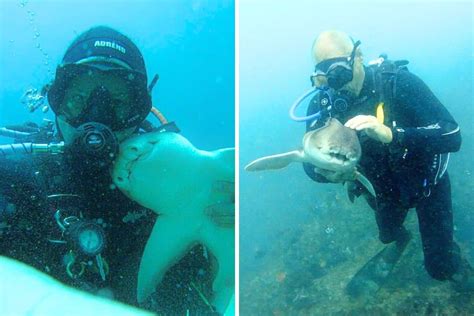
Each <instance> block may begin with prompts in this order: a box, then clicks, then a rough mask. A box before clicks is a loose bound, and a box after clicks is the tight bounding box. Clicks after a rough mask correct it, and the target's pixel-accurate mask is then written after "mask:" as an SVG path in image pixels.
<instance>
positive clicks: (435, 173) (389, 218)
mask: <svg viewBox="0 0 474 316" xmlns="http://www.w3.org/2000/svg"><path fill="white" fill-rule="evenodd" d="M359 45H360V42H356V43H354V42H353V41H352V40H351V39H350V38H349V37H348V36H347V35H346V34H344V33H342V32H338V31H328V32H324V33H322V34H321V35H320V36H319V37H318V38H317V40H316V41H315V43H314V46H313V54H314V57H315V60H316V67H315V72H314V73H313V75H312V76H311V80H312V83H313V86H314V87H316V88H317V89H319V91H320V93H318V94H316V96H315V97H313V99H312V100H311V102H310V105H309V107H308V111H307V115H308V116H309V115H313V114H315V113H319V114H321V115H320V118H319V120H308V121H307V130H312V129H316V128H319V127H321V126H322V124H323V123H324V118H325V117H328V116H329V115H331V116H333V117H335V118H338V119H339V120H340V121H341V122H342V123H345V125H346V126H347V127H350V128H353V129H355V130H356V131H358V135H359V139H360V142H361V146H362V157H361V160H360V166H359V169H360V170H361V172H362V173H363V174H364V175H365V176H366V177H367V178H368V179H369V180H370V181H371V183H372V184H373V186H374V188H375V192H376V193H377V196H376V198H373V197H371V196H369V195H368V194H365V192H364V189H363V188H362V187H355V188H352V189H351V191H350V192H349V195H350V197H351V199H353V197H354V196H359V195H361V194H363V195H364V196H365V197H366V198H367V200H368V202H369V204H370V206H371V207H372V208H373V209H374V211H375V217H376V221H377V225H378V228H379V238H380V240H381V241H382V242H383V243H392V242H394V241H396V243H395V244H396V246H397V249H398V252H399V253H398V257H399V256H400V255H401V252H402V251H403V249H404V248H405V246H406V244H407V242H408V241H409V239H410V234H409V233H408V231H407V230H406V229H405V228H404V227H403V222H404V220H405V217H406V215H407V212H408V209H409V208H413V207H415V208H416V211H417V215H418V221H419V228H420V233H421V239H422V243H423V252H424V258H425V268H426V270H427V272H428V273H429V275H430V276H431V277H433V278H434V279H437V280H452V281H453V284H454V285H455V288H456V289H458V290H461V291H472V290H474V287H473V285H474V284H473V283H474V282H473V273H472V268H471V267H470V265H469V264H468V263H467V261H466V260H464V259H462V258H461V254H460V250H459V247H458V245H457V244H456V243H455V242H454V240H453V214H452V205H451V188H450V181H449V176H448V173H447V171H446V169H447V166H448V161H449V153H450V152H456V151H458V150H459V148H460V146H461V135H460V131H459V126H458V125H457V123H456V121H455V120H454V119H453V117H452V116H451V114H450V113H449V112H448V111H447V110H446V108H445V107H444V106H443V105H442V104H441V103H440V101H439V100H438V99H437V98H436V97H435V96H434V94H433V93H432V92H431V91H430V89H429V88H428V87H427V86H426V84H425V83H424V82H423V81H422V80H421V79H419V78H418V77H417V76H415V75H414V74H412V73H410V72H409V71H408V70H407V68H406V67H405V65H406V64H407V62H406V61H399V62H392V61H389V60H386V58H383V57H381V58H380V59H379V60H377V62H375V63H373V65H370V66H368V67H366V66H364V65H363V63H362V55H361V52H360V49H358V46H359ZM329 106H330V108H329ZM304 170H305V172H306V173H307V175H308V176H309V177H311V178H312V179H313V180H315V181H318V182H344V181H345V180H352V179H350V178H351V177H352V175H340V174H336V173H332V172H327V171H324V170H315V169H314V166H312V165H311V164H308V163H305V164H304ZM316 171H317V172H316ZM345 177H346V178H345ZM347 177H348V178H347ZM392 257H393V256H392ZM392 263H393V262H392Z"/></svg>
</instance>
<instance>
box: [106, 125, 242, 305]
mask: <svg viewBox="0 0 474 316" xmlns="http://www.w3.org/2000/svg"><path fill="white" fill-rule="evenodd" d="M234 162H235V152H234V149H233V148H227V149H219V150H215V151H204V150H199V149H197V148H196V147H194V146H193V145H192V144H191V143H190V142H189V141H188V140H187V139H186V138H184V137H183V136H181V135H180V134H176V133H168V132H165V133H160V132H153V133H147V134H143V135H139V136H136V137H133V138H130V139H129V140H127V141H125V142H123V143H122V144H121V146H120V152H119V156H118V158H117V159H116V161H115V164H114V170H113V173H112V178H113V180H114V183H115V185H116V186H117V187H118V188H119V189H120V190H121V191H122V192H123V193H124V194H126V195H127V196H128V197H130V198H131V199H133V200H134V201H136V202H138V203H140V204H141V205H142V206H144V207H147V208H149V209H150V210H152V211H154V212H155V213H157V214H159V216H158V219H157V220H156V223H155V225H154V227H153V230H152V232H151V234H150V236H149V239H148V241H147V244H146V246H145V250H144V252H143V256H142V259H141V263H140V270H139V272H138V286H137V299H138V301H139V302H140V303H142V302H144V301H145V300H146V299H147V298H148V297H149V296H150V294H151V293H152V292H153V291H154V290H155V288H156V286H157V285H158V284H159V283H160V282H161V280H162V279H163V276H164V274H165V273H166V271H168V270H169V269H170V268H171V267H172V266H173V265H174V264H176V263H177V262H178V261H179V260H180V259H181V258H183V257H184V256H185V255H186V253H187V252H188V251H189V250H190V249H191V248H192V247H193V246H194V245H196V244H201V245H203V246H204V247H206V248H207V249H208V250H209V251H210V253H211V254H212V255H213V256H214V257H215V258H216V260H217V263H218V268H217V273H216V276H215V278H214V282H213V290H214V296H213V298H212V300H211V302H212V304H213V305H214V306H215V307H216V308H217V310H218V311H219V312H221V313H223V312H224V311H225V309H226V307H227V306H228V304H229V302H230V301H231V297H232V294H233V291H234V216H235V204H234V199H235V197H234V165H235V163H234Z"/></svg>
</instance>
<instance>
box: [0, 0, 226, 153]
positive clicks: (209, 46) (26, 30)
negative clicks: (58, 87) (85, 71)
mask: <svg viewBox="0 0 474 316" xmlns="http://www.w3.org/2000/svg"><path fill="white" fill-rule="evenodd" d="M96 25H107V26H110V27H113V28H116V29H117V30H119V31H121V32H123V33H124V34H126V35H127V36H129V37H130V38H131V39H132V40H133V41H134V42H135V44H136V45H137V46H138V47H139V48H140V49H141V52H142V54H143V56H144V58H145V64H146V67H147V71H148V76H149V80H151V77H152V76H153V75H154V74H155V73H158V74H159V76H160V79H159V81H158V84H157V85H156V86H155V89H154V91H153V104H154V105H155V106H156V107H158V108H159V109H160V110H161V111H162V112H163V113H164V114H165V116H166V117H167V118H168V119H169V120H173V121H175V122H176V123H177V124H178V126H179V127H180V128H181V130H182V133H183V135H184V136H185V137H187V138H188V139H189V140H191V142H192V143H194V144H195V145H196V146H198V147H200V148H203V149H215V148H218V147H232V146H234V126H235V125H234V3H233V1H232V0H226V1H219V2H208V1H201V0H192V1H188V0H178V1H151V0H150V1H144V0H141V1H114V0H103V1H87V0H85V1H75V0H73V1H39V0H36V1H35V0H30V1H29V0H18V1H13V0H4V1H1V2H0V126H3V125H5V124H12V123H22V122H24V121H26V120H34V121H37V122H40V121H41V120H42V118H43V116H44V115H43V114H42V113H41V111H37V112H38V113H33V114H30V113H29V112H28V110H27V109H26V107H24V106H22V104H21V103H20V101H19V100H20V98H21V96H22V95H23V93H24V91H25V90H26V89H28V88H29V87H36V88H41V87H42V86H43V85H44V84H46V83H48V82H49V81H50V80H52V79H53V77H54V70H55V67H56V65H57V64H58V63H59V62H60V61H61V59H62V57H63V54H64V52H65V50H66V48H67V47H68V45H69V44H70V43H71V42H72V40H73V39H74V37H75V36H76V35H78V34H79V33H81V32H83V31H85V30H87V29H89V28H90V27H93V26H96ZM46 117H47V118H51V117H52V114H51V113H49V115H47V116H46ZM154 122H155V123H157V122H156V121H154Z"/></svg>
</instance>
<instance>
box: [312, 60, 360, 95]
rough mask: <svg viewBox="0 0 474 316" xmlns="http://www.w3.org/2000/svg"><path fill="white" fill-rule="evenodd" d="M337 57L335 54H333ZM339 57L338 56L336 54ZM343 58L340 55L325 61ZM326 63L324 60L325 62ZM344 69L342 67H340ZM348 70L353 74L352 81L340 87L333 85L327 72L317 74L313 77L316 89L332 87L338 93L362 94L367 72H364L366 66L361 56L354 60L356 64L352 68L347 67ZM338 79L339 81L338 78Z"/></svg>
mask: <svg viewBox="0 0 474 316" xmlns="http://www.w3.org/2000/svg"><path fill="white" fill-rule="evenodd" d="M333 55H335V54H333ZM329 56H332V55H329ZM336 56H337V54H336ZM339 57H341V56H340V55H339V56H337V57H330V58H328V59H325V60H331V59H337V58H339ZM323 62H324V60H323ZM338 67H342V66H338ZM328 68H331V67H328ZM346 68H348V69H347V70H349V69H350V70H349V71H351V72H352V80H350V81H349V82H347V83H345V84H343V85H342V86H340V87H333V84H332V83H331V76H330V74H329V72H328V73H327V74H326V73H325V72H321V73H317V74H316V75H314V76H313V77H312V82H313V85H314V86H315V87H321V86H330V87H333V88H335V90H338V91H347V92H350V93H351V94H353V95H355V96H358V95H359V94H360V91H361V90H362V85H363V83H364V78H365V71H364V66H363V60H362V57H361V56H356V57H355V59H354V64H353V66H352V67H350V68H349V66H346ZM336 79H338V78H337V77H336Z"/></svg>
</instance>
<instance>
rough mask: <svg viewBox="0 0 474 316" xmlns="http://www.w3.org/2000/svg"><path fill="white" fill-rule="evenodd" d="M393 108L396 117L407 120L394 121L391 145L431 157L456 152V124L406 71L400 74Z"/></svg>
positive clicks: (457, 147)
mask: <svg viewBox="0 0 474 316" xmlns="http://www.w3.org/2000/svg"><path fill="white" fill-rule="evenodd" d="M394 104H395V107H396V108H395V109H394V111H395V113H397V114H398V115H400V116H399V117H406V118H409V119H408V120H406V119H404V120H403V123H402V122H397V121H396V117H394V121H395V125H396V126H394V127H392V133H393V143H394V144H397V145H400V146H401V147H404V148H406V149H407V150H411V149H412V150H414V151H420V150H421V151H424V152H430V153H447V152H455V151H458V150H459V148H460V147H461V134H460V131H459V126H458V124H457V123H456V121H455V120H454V118H453V117H452V116H451V114H450V113H449V112H448V110H447V109H446V108H445V107H444V106H443V104H441V102H440V101H439V100H438V99H437V98H436V96H435V95H434V94H433V92H431V90H430V89H429V88H428V86H427V85H426V84H425V83H424V82H423V81H422V80H421V79H420V78H418V77H417V76H415V75H414V74H412V73H410V72H408V71H400V72H399V74H398V76H397V84H396V91H395V103H394ZM404 124H406V126H403V125H404Z"/></svg>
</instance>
